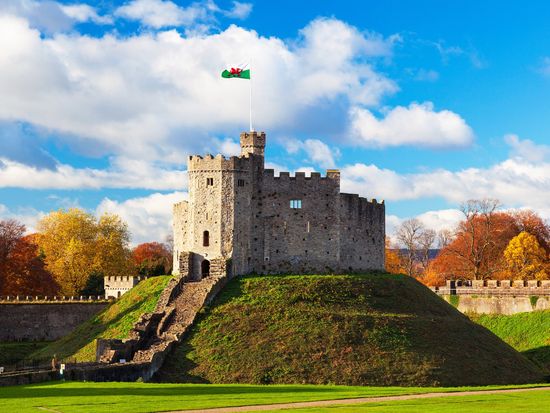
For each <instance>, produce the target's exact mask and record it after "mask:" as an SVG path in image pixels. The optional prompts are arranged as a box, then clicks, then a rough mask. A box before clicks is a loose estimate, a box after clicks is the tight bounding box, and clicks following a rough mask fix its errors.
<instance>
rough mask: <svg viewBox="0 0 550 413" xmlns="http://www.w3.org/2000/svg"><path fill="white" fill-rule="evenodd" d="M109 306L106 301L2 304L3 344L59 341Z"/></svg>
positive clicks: (0, 330) (1, 336)
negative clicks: (9, 342) (7, 342)
mask: <svg viewBox="0 0 550 413" xmlns="http://www.w3.org/2000/svg"><path fill="white" fill-rule="evenodd" d="M107 305H109V302H107V301H99V302H93V301H91V302H71V301H65V302H59V303H51V302H39V301H35V302H33V303H28V304H27V303H21V302H15V301H13V302H4V303H0V341H51V340H57V339H58V338H61V337H63V336H65V335H67V334H69V333H70V332H71V331H72V330H74V329H75V328H76V327H77V326H78V325H80V324H82V323H83V322H84V321H86V320H88V319H89V318H91V317H92V316H94V315H96V314H97V313H99V312H100V311H101V310H103V309H104V308H105V307H107Z"/></svg>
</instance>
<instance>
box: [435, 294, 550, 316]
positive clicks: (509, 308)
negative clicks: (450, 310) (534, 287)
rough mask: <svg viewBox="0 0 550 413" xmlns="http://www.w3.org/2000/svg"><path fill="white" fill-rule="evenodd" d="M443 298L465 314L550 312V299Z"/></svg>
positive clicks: (463, 296)
mask: <svg viewBox="0 0 550 413" xmlns="http://www.w3.org/2000/svg"><path fill="white" fill-rule="evenodd" d="M442 297H443V298H444V299H445V300H446V301H448V302H449V303H451V304H452V305H454V306H455V307H456V308H457V310H459V311H460V312H462V313H465V314H468V313H472V314H503V315H511V314H517V313H526V312H531V311H541V310H550V297H539V296H476V295H458V296H452V295H443V296H442Z"/></svg>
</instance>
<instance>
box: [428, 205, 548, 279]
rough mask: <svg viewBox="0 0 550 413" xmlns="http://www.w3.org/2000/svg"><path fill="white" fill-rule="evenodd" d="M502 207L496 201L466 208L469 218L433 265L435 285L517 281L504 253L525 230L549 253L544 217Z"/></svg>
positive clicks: (431, 273)
mask: <svg viewBox="0 0 550 413" xmlns="http://www.w3.org/2000/svg"><path fill="white" fill-rule="evenodd" d="M498 206H499V205H498V201H496V200H481V201H478V200H472V201H468V202H467V203H466V204H464V205H463V206H462V212H463V213H464V218H465V219H464V220H463V221H462V222H461V223H460V224H459V225H458V227H457V229H456V231H455V234H454V237H453V239H452V241H451V242H450V243H449V244H448V245H446V246H444V247H443V248H442V249H441V251H440V253H439V255H438V256H437V257H436V258H435V259H434V260H433V261H432V262H431V263H430V265H429V268H428V271H427V273H428V274H429V278H430V283H432V284H431V285H441V284H443V283H444V281H445V280H446V279H477V280H482V279H488V278H496V279H503V278H516V277H517V275H515V274H512V273H511V272H510V265H509V262H507V260H506V257H505V255H504V251H505V249H506V248H507V247H508V245H509V243H510V241H511V240H512V239H513V238H514V237H516V236H517V235H518V234H520V233H521V232H522V231H523V232H526V233H529V234H531V235H532V236H534V237H535V238H536V240H537V242H538V243H539V245H540V246H541V247H542V248H544V249H545V250H546V251H548V250H549V246H550V245H549V244H550V228H549V227H548V224H547V223H545V222H544V220H543V219H542V218H540V217H539V216H538V215H537V214H536V213H534V212H533V211H520V212H501V211H497V208H498Z"/></svg>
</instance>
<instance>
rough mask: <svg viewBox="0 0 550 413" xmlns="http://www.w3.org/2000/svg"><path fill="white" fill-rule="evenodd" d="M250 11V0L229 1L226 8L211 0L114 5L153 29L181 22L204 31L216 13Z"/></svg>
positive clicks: (147, 0) (232, 14) (242, 16)
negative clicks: (182, 4)
mask: <svg viewBox="0 0 550 413" xmlns="http://www.w3.org/2000/svg"><path fill="white" fill-rule="evenodd" d="M251 11H252V4H251V3H241V2H238V1H234V2H233V7H232V8H231V9H230V10H224V9H221V8H220V7H218V6H217V5H216V3H215V2H214V1H213V0H205V1H200V2H194V3H191V5H189V6H188V7H180V6H178V5H177V4H176V3H174V2H172V1H170V0H132V1H130V2H128V3H127V4H125V5H123V6H121V7H119V8H117V9H116V10H115V15H116V16H118V17H121V18H126V19H129V20H137V21H139V22H140V23H141V24H143V25H145V26H148V27H152V28H154V29H161V28H163V27H178V26H183V27H187V28H191V29H192V30H193V31H197V32H204V31H208V29H209V28H210V27H209V24H210V23H212V22H215V21H216V17H215V16H216V14H222V15H224V16H225V17H228V18H233V19H240V20H244V19H246V18H247V17H248V16H249V14H250V13H251ZM193 26H195V27H193ZM197 28H198V29H199V30H197Z"/></svg>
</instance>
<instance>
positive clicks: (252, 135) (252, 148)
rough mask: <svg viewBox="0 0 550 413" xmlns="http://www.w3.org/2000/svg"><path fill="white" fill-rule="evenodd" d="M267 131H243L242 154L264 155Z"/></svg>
mask: <svg viewBox="0 0 550 413" xmlns="http://www.w3.org/2000/svg"><path fill="white" fill-rule="evenodd" d="M264 152H265V132H243V133H241V156H247V155H248V154H254V155H259V156H262V157H263V156H264Z"/></svg>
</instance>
